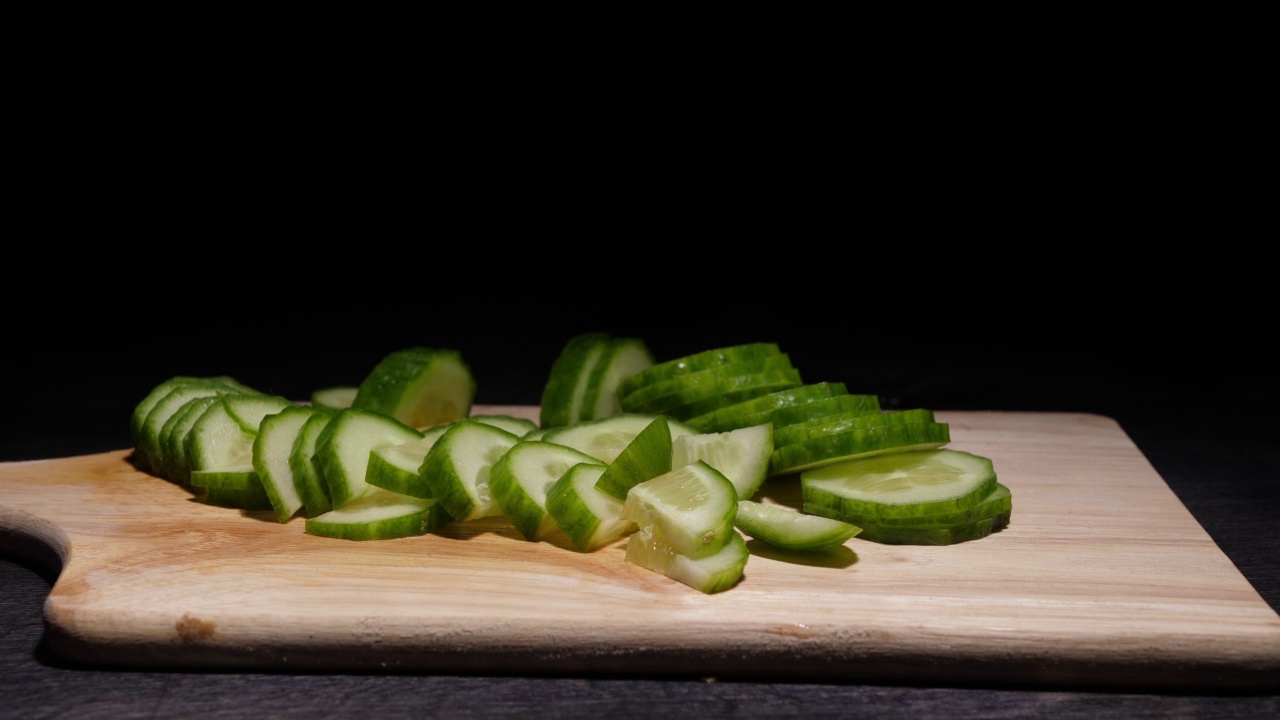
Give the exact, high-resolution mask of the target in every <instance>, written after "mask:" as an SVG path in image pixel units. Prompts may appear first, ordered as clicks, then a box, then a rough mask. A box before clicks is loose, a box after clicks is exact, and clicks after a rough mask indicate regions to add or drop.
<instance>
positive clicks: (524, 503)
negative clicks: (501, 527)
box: [489, 440, 595, 540]
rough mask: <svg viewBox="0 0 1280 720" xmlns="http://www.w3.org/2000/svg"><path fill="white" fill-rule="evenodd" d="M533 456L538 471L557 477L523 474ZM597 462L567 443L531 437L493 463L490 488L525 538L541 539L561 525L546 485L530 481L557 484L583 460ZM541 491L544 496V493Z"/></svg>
mask: <svg viewBox="0 0 1280 720" xmlns="http://www.w3.org/2000/svg"><path fill="white" fill-rule="evenodd" d="M530 460H532V461H533V462H534V463H536V468H535V470H536V471H538V472H550V473H551V474H553V475H555V477H552V478H547V477H541V478H536V477H534V478H530V477H523V478H522V477H521V474H522V471H525V472H527V471H528V468H527V466H526V465H524V464H523V463H527V462H529V461H530ZM584 462H587V463H594V462H595V458H593V457H591V456H590V455H587V454H586V453H584V452H581V451H578V450H574V449H573V448H571V447H568V446H565V445H557V444H555V443H549V442H544V441H541V440H527V441H524V440H522V441H520V442H517V443H516V444H515V445H512V446H511V449H509V450H507V452H506V453H505V454H504V455H503V456H502V457H501V458H500V459H499V460H498V462H496V463H494V464H493V468H492V469H491V470H490V471H489V489H490V491H491V492H492V493H493V498H494V501H495V502H497V504H498V508H499V509H501V510H502V514H503V515H505V516H506V518H507V520H508V521H510V522H511V524H512V525H513V526H514V527H515V529H516V531H517V532H519V533H520V535H521V536H522V537H523V538H524V539H525V540H538V539H540V538H542V537H544V536H545V535H546V534H547V533H549V532H551V531H552V530H555V529H557V528H558V525H557V524H556V522H555V518H553V517H552V516H551V514H550V513H549V512H548V511H547V506H546V492H545V489H544V490H542V491H541V492H540V489H539V488H537V487H533V488H531V487H529V483H530V482H531V481H532V482H535V483H537V482H539V481H541V482H542V483H543V485H544V488H545V487H550V486H551V485H554V484H555V482H556V481H558V480H559V479H560V477H561V476H563V475H564V473H566V472H568V471H569V468H571V467H573V466H574V465H577V464H579V463H584ZM540 495H541V496H540Z"/></svg>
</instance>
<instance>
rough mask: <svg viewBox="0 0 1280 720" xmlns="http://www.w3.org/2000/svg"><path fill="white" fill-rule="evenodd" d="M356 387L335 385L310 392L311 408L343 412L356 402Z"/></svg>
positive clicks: (357, 390)
mask: <svg viewBox="0 0 1280 720" xmlns="http://www.w3.org/2000/svg"><path fill="white" fill-rule="evenodd" d="M359 391H360V388H359V387H357V386H347V385H335V386H333V387H325V388H319V389H317V390H313V391H312V392H311V406H312V407H317V408H324V409H326V410H333V411H335V412H336V411H338V410H345V409H347V408H349V407H351V404H352V403H354V402H355V400H356V393H358V392H359Z"/></svg>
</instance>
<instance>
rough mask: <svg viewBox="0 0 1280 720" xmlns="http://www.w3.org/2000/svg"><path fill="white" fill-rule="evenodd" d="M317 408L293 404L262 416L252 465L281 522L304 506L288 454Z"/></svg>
mask: <svg viewBox="0 0 1280 720" xmlns="http://www.w3.org/2000/svg"><path fill="white" fill-rule="evenodd" d="M314 412H315V411H314V410H312V409H311V408H309V407H307V406H305V405H294V406H292V407H287V408H285V409H283V410H281V411H280V412H278V413H275V414H273V415H268V416H266V417H264V418H263V419H262V424H261V425H259V426H258V434H257V436H255V437H254V439H253V469H254V471H255V472H256V473H257V474H258V479H259V480H261V481H262V488H263V490H265V491H266V492H267V497H268V498H270V499H271V507H272V508H273V509H274V510H275V511H276V520H278V521H280V522H288V521H289V519H290V518H292V517H293V516H294V515H296V514H297V513H298V511H299V510H301V509H302V496H301V495H299V493H298V486H297V484H296V483H295V482H294V478H293V468H291V467H290V466H289V455H290V454H291V453H292V452H293V443H294V441H296V440H297V439H298V433H299V432H300V431H301V430H302V426H303V425H305V424H306V422H307V420H308V419H309V418H310V417H311V416H312V414H314Z"/></svg>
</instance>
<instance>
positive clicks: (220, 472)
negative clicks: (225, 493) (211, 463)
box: [191, 465, 263, 490]
mask: <svg viewBox="0 0 1280 720" xmlns="http://www.w3.org/2000/svg"><path fill="white" fill-rule="evenodd" d="M191 484H192V486H194V487H198V488H221V489H224V490H252V489H254V488H258V489H263V487H262V482H261V480H260V479H259V478H258V473H256V472H254V469H253V466H251V465H233V466H230V467H225V468H219V469H217V470H195V471H192V473H191Z"/></svg>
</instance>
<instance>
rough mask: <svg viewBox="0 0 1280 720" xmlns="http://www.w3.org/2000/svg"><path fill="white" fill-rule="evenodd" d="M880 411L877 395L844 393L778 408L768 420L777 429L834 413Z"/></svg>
mask: <svg viewBox="0 0 1280 720" xmlns="http://www.w3.org/2000/svg"><path fill="white" fill-rule="evenodd" d="M880 412H883V411H882V409H881V407H880V398H879V397H878V396H876V395H852V394H848V393H845V394H843V395H833V396H832V397H827V398H814V399H812V400H811V401H810V402H806V403H800V404H796V405H791V406H789V407H781V408H778V409H777V411H775V412H773V413H771V415H770V417H769V421H770V422H772V423H773V427H774V428H775V429H779V428H783V427H786V426H788V425H794V424H796V423H803V422H812V421H815V420H817V419H818V418H824V417H832V416H835V415H842V416H855V415H876V414H878V413H880Z"/></svg>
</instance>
